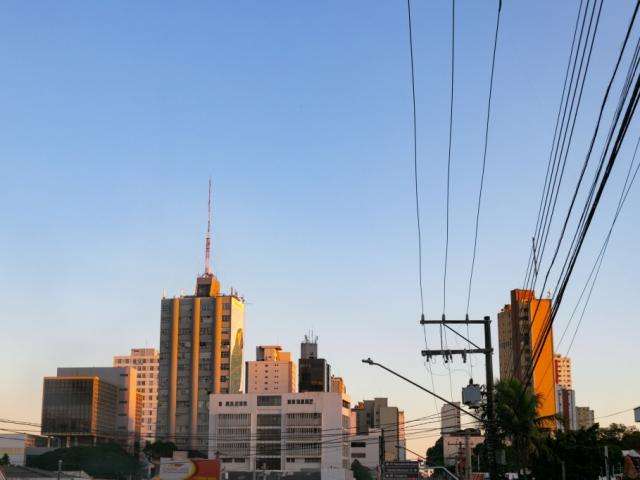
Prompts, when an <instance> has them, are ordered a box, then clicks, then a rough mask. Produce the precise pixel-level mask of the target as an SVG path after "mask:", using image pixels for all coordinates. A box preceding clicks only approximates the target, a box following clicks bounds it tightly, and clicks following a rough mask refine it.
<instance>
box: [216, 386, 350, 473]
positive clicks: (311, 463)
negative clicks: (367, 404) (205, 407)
mask: <svg viewBox="0 0 640 480" xmlns="http://www.w3.org/2000/svg"><path fill="white" fill-rule="evenodd" d="M350 407H351V405H350V399H349V397H348V396H347V395H346V394H344V393H337V392H302V393H283V394H269V395H267V394H257V393H240V394H211V395H210V397H209V411H210V417H209V438H210V442H209V458H214V457H215V456H216V455H218V456H219V457H220V459H221V462H222V469H223V471H227V472H231V471H236V472H252V471H278V472H284V473H285V474H286V473H293V472H301V471H320V472H321V477H322V479H323V480H350V479H351V478H352V474H351V470H350V468H351V455H350V446H351V445H350V440H351V437H350V430H351V420H350V417H351V410H350ZM351 431H352V430H351Z"/></svg>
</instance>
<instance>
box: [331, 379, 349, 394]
mask: <svg viewBox="0 0 640 480" xmlns="http://www.w3.org/2000/svg"><path fill="white" fill-rule="evenodd" d="M329 391H330V392H333V393H347V386H346V385H345V384H344V380H343V379H342V377H334V376H333V375H331V388H330V389H329Z"/></svg>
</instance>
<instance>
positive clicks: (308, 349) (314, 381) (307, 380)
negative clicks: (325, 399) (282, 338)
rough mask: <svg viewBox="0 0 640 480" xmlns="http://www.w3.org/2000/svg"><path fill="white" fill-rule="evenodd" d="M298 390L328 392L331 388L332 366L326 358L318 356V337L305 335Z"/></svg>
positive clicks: (299, 367)
mask: <svg viewBox="0 0 640 480" xmlns="http://www.w3.org/2000/svg"><path fill="white" fill-rule="evenodd" d="M298 363H299V365H298V369H299V377H298V390H299V391H300V392H328V391H330V389H331V367H329V364H328V363H327V361H326V360H325V359H324V358H318V337H316V336H314V335H313V334H310V335H305V336H304V341H303V342H302V343H301V344H300V361H299V362H298Z"/></svg>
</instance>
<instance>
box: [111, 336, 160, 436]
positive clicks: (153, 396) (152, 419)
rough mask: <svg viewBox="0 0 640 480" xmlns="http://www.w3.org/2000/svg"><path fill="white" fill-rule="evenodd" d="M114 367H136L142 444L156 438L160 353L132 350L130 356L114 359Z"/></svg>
mask: <svg viewBox="0 0 640 480" xmlns="http://www.w3.org/2000/svg"><path fill="white" fill-rule="evenodd" d="M113 366H114V367H134V368H135V369H136V371H137V372H138V374H137V377H136V378H137V389H138V393H140V394H142V417H141V427H140V437H141V439H142V443H143V444H144V442H153V441H154V439H155V437H156V409H157V406H158V351H157V350H156V349H155V348H132V349H131V353H130V354H129V355H117V356H115V357H113Z"/></svg>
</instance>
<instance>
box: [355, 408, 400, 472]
mask: <svg viewBox="0 0 640 480" xmlns="http://www.w3.org/2000/svg"><path fill="white" fill-rule="evenodd" d="M353 412H354V413H355V416H356V419H355V423H356V425H355V427H356V428H355V430H356V433H357V434H359V435H365V434H367V433H369V430H370V429H371V428H379V429H381V430H382V436H383V438H384V445H383V450H384V460H385V461H397V460H404V459H405V457H406V450H405V448H404V447H405V443H406V438H405V425H404V412H403V411H402V410H400V409H398V407H391V406H389V400H388V399H386V398H374V399H373V400H364V401H362V402H360V403H358V405H356V406H355V407H354V408H353Z"/></svg>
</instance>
